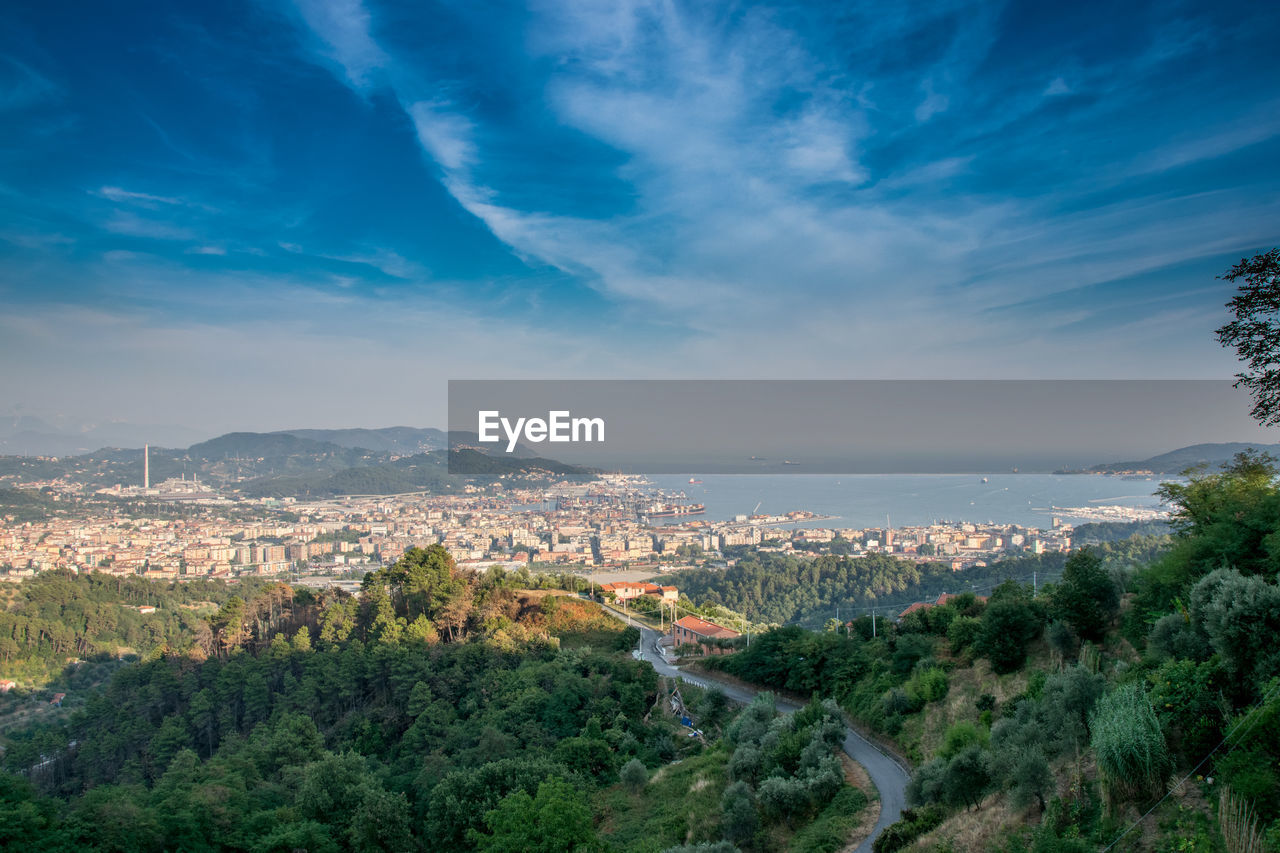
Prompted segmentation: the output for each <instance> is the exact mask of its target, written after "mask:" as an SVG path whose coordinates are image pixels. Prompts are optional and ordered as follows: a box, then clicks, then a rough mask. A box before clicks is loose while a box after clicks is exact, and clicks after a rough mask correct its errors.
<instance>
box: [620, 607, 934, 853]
mask: <svg viewBox="0 0 1280 853" xmlns="http://www.w3.org/2000/svg"><path fill="white" fill-rule="evenodd" d="M604 609H605V610H606V611H608V612H609V613H612V614H613V615H614V616H616V617H617V618H619V619H623V620H625V621H626V622H628V623H629V624H631V625H633V626H634V627H636V628H638V629H639V630H640V654H641V656H642V657H643V658H644V660H645V661H646V662H648V663H649V664H650V665H651V666H652V667H653V668H654V669H655V670H657V672H658V674H659V675H665V676H668V677H670V678H679V679H681V680H682V681H687V682H689V683H690V684H693V685H695V686H697V687H704V688H705V687H713V686H714V687H715V688H717V689H718V690H720V691H722V692H723V693H724V694H725V695H726V696H728V697H729V698H730V699H733V700H735V701H738V702H742V703H743V704H746V703H748V702H750V701H751V700H752V699H753V698H755V696H756V694H757V693H761V692H763V691H758V690H750V689H747V688H744V687H741V686H739V685H736V684H728V683H726V682H723V681H720V680H719V679H715V678H709V677H707V676H705V675H697V676H693V675H688V674H686V673H684V672H681V671H680V670H679V669H678V668H676V667H674V666H672V665H671V664H669V663H667V660H666V658H664V657H663V656H662V653H661V652H660V651H659V650H658V639H659V638H660V637H661V636H662V635H661V634H659V633H658V632H657V631H655V630H653V629H652V628H646V627H644V626H643V625H641V624H639V623H637V622H634V621H632V620H631V619H630V618H628V617H626V616H624V615H622V614H621V613H618V612H616V611H614V610H612V609H611V608H608V607H606V608H604ZM776 701H777V706H778V710H779V711H786V712H791V711H798V710H800V706H799V705H797V704H796V703H794V702H791V701H788V700H786V699H783V698H781V697H777V699H776ZM843 748H844V751H845V754H846V755H848V756H849V757H850V758H852V759H853V760H854V761H856V762H858V763H859V764H861V765H862V766H863V768H865V769H866V771H867V775H868V776H870V777H871V783H872V784H873V785H875V786H876V791H877V792H879V794H880V818H879V820H877V821H876V825H875V827H874V828H873V829H872V830H871V834H870V835H869V836H867V838H866V840H864V841H863V842H862V843H861V844H859V845H858V847H857V849H856V850H855V851H854V853H871V843H872V842H873V841H875V840H876V838H878V837H879V835H880V833H881V832H883V831H884V829H885V828H886V827H888V826H889V825H890V824H892V823H895V822H896V821H897V820H898V817H899V815H901V814H902V810H903V808H905V806H906V799H907V797H906V790H907V780H908V779H909V778H910V777H909V775H908V773H907V771H906V769H905V768H903V767H902V765H901V764H899V763H898V762H897V760H895V759H894V758H891V757H890V756H888V755H886V754H885V753H884V752H882V751H881V750H880V748H879V747H877V746H876V745H875V744H873V743H871V741H869V740H867V739H866V738H864V737H863V736H862V735H860V734H858V733H857V732H855V731H854V730H853V729H851V728H848V727H846V728H845V734H844V744H843Z"/></svg>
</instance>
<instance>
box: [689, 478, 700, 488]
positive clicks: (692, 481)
mask: <svg viewBox="0 0 1280 853" xmlns="http://www.w3.org/2000/svg"><path fill="white" fill-rule="evenodd" d="M689 485H691V486H700V485H702V481H701V480H697V479H694V478H693V477H690V478H689Z"/></svg>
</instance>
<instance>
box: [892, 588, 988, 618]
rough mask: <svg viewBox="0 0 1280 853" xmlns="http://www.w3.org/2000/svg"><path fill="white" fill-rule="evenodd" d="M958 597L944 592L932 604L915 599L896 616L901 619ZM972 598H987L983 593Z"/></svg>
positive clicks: (942, 605) (958, 595) (940, 605)
mask: <svg viewBox="0 0 1280 853" xmlns="http://www.w3.org/2000/svg"><path fill="white" fill-rule="evenodd" d="M961 594H963V593H961ZM959 597H960V594H955V593H950V592H944V593H943V594H942V595H940V596H938V600H937V601H935V602H933V603H932V604H931V603H929V602H928V601H917V602H916V603H915V604H912V605H909V606H908V607H907V609H906V610H904V611H902V612H901V613H899V614H898V618H899V619H901V618H902V617H904V616H906V615H907V614H908V613H915V612H916V611H917V610H925V609H927V608H930V607H944V606H946V605H947V604H950V603H951V602H952V601H954V600H955V599H957V598H959ZM974 598H976V599H977V600H978V601H986V600H987V597H986V596H985V595H975V596H974Z"/></svg>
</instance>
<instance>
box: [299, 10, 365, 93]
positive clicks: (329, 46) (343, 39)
mask: <svg viewBox="0 0 1280 853" xmlns="http://www.w3.org/2000/svg"><path fill="white" fill-rule="evenodd" d="M294 6H295V8H297V10H298V12H299V14H301V15H302V19H303V20H304V21H306V24H307V26H308V27H309V28H310V29H311V31H312V32H313V33H314V34H315V36H316V38H317V39H318V40H319V45H320V47H319V49H320V52H321V53H322V54H323V55H324V56H325V57H326V58H328V59H329V60H330V61H331V62H332V63H334V64H336V65H337V66H338V67H339V68H340V69H341V70H342V73H343V75H344V76H345V77H346V80H347V82H349V83H350V84H351V85H352V86H353V87H354V88H356V89H358V90H361V91H363V90H365V89H366V88H367V87H369V86H370V85H371V84H372V82H373V80H374V77H375V75H376V73H377V72H378V70H379V69H381V68H382V67H383V65H384V64H385V63H386V61H387V57H386V54H384V53H383V52H382V49H381V48H380V47H379V46H378V44H377V42H376V41H374V39H373V36H372V35H371V34H370V32H369V25H370V17H369V12H368V11H367V10H366V9H365V8H364V6H363V4H362V3H361V2H360V0H297V2H295V3H294Z"/></svg>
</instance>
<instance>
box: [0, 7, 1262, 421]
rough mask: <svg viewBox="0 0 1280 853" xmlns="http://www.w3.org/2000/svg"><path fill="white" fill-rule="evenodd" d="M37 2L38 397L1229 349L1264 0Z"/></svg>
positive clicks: (875, 369)
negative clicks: (1222, 330)
mask: <svg viewBox="0 0 1280 853" xmlns="http://www.w3.org/2000/svg"><path fill="white" fill-rule="evenodd" d="M80 5H81V6H82V7H83V8H81V9H78V10H73V9H71V8H70V7H69V6H68V5H66V4H48V3H24V2H19V3H11V4H7V6H6V9H5V11H4V12H2V13H0V23H3V26H0V126H2V127H3V128H4V129H3V132H2V133H0V358H2V359H3V361H4V364H5V365H6V368H7V369H6V370H4V371H3V376H0V395H2V397H3V400H5V401H7V402H6V403H4V404H0V406H7V407H8V410H7V411H0V415H7V414H10V413H11V412H12V411H21V412H24V413H32V414H39V415H45V416H52V415H62V416H65V417H68V418H73V419H82V420H88V421H102V420H110V419H122V420H127V421H134V422H150V423H181V424H186V425H190V426H195V427H199V428H202V429H206V430H208V431H211V432H217V431H221V430H224V429H232V428H242V429H277V428H287V427H290V426H348V425H351V426H354V425H360V426H382V425H387V424H391V423H410V424H418V425H432V424H440V423H443V420H444V417H443V415H444V412H443V408H444V404H443V390H444V383H445V380H446V379H448V378H480V377H503V378H520V377H537V378H561V377H590V378H609V377H615V376H616V377H628V378H668V377H670V378H686V377H687V378H719V377H735V378H750V377H761V378H785V377H799V378H1036V377H1046V378H1050V377H1052V378H1174V377H1184V378H1212V377H1227V376H1230V375H1231V374H1232V373H1233V372H1234V371H1235V369H1236V365H1235V362H1234V360H1233V358H1232V356H1231V354H1230V353H1227V352H1223V351H1222V350H1221V349H1220V348H1219V347H1218V346H1217V344H1216V343H1215V342H1214V338H1213V329H1214V328H1215V327H1216V326H1217V325H1220V324H1221V323H1222V322H1223V320H1224V317H1225V314H1224V312H1223V309H1222V304H1223V303H1224V302H1225V301H1226V299H1227V298H1228V297H1229V295H1230V288H1229V286H1227V285H1226V284H1224V283H1223V282H1220V281H1216V280H1215V278H1214V277H1215V275H1217V274H1218V273H1220V272H1222V271H1223V270H1224V269H1225V268H1226V267H1227V266H1228V265H1230V264H1231V263H1232V262H1234V261H1235V260H1238V259H1239V258H1240V257H1241V256H1244V255H1251V254H1253V253H1255V252H1257V251H1261V250H1265V249H1267V248H1270V247H1271V246H1272V245H1275V244H1276V243H1278V242H1280V193H1278V192H1277V190H1278V189H1280V156H1278V155H1280V60H1277V59H1276V58H1275V50H1274V45H1275V42H1276V37H1277V36H1278V35H1280V7H1276V6H1275V5H1274V4H1263V3H1252V2H1250V3H1231V2H1215V3H1182V4H1179V3H1168V2H1160V3H1152V4H1139V3H1127V4H1115V3H1097V4H1089V3H1072V4H1044V3H1024V4H1009V5H1001V4H996V3H978V4H965V3H947V2H930V3H921V4H909V3H837V4H819V3H800V4H783V5H764V4H745V5H735V4H729V3H700V4H687V3H679V2H618V1H617V0H607V2H583V3H579V2H569V0H553V2H531V3H527V4H516V3H489V2H465V3H434V4H432V3H416V2H414V3H403V4H393V3H385V2H376V0H368V1H367V2H359V0H300V2H296V3H288V2H266V3H239V2H235V1H234V0H229V2H225V3H211V4H191V3H168V2H157V3H143V2H138V3H128V4H80Z"/></svg>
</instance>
